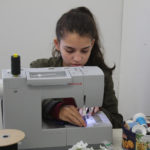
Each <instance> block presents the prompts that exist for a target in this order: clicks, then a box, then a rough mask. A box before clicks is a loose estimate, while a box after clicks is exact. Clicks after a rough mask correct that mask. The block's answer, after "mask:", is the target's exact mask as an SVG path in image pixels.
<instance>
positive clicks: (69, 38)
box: [54, 32, 95, 66]
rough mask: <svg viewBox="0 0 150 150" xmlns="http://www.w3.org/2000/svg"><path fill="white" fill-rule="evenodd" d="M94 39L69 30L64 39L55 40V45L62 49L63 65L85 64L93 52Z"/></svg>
mask: <svg viewBox="0 0 150 150" xmlns="http://www.w3.org/2000/svg"><path fill="white" fill-rule="evenodd" d="M94 41H95V40H94V39H93V40H91V38H89V37H88V36H80V35H79V34H77V33H70V32H67V33H66V34H65V36H64V38H63V39H61V40H60V42H58V40H57V39H55V40H54V44H55V47H56V49H57V50H58V51H60V53H61V56H62V59H63V66H84V65H85V64H86V63H87V61H88V59H89V57H90V54H91V51H92V47H93V45H94Z"/></svg>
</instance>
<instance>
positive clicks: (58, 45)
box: [54, 39, 60, 51]
mask: <svg viewBox="0 0 150 150" xmlns="http://www.w3.org/2000/svg"><path fill="white" fill-rule="evenodd" d="M54 45H55V48H56V50H58V51H60V44H59V41H58V40H57V39H54Z"/></svg>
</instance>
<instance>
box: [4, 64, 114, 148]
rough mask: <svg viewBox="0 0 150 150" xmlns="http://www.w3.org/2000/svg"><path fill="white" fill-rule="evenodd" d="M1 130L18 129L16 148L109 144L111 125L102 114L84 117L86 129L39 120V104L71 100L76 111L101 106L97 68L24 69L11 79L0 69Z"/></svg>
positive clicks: (101, 79) (101, 88)
mask: <svg viewBox="0 0 150 150" xmlns="http://www.w3.org/2000/svg"><path fill="white" fill-rule="evenodd" d="M2 79H3V127H4V128H7V129H9V128H14V129H20V130H22V131H24V132H25V134H26V137H25V139H24V140H23V142H22V143H21V144H19V148H20V149H36V150H37V149H38V148H40V150H41V149H45V148H49V149H53V150H54V149H57V150H58V149H62V147H63V148H64V149H65V148H67V147H69V146H72V145H74V144H76V143H77V142H79V141H81V140H82V141H84V142H87V143H88V144H94V145H95V144H100V143H101V142H103V141H110V142H112V125H111V123H110V121H109V120H108V118H107V117H106V115H105V114H104V113H103V112H99V113H97V114H96V115H94V116H88V117H87V118H86V122H87V127H77V126H73V125H69V124H66V125H62V126H61V125H57V123H56V124H55V123H54V122H53V121H49V123H45V122H44V121H43V119H42V101H43V100H44V99H47V98H56V99H57V98H70V97H71V98H74V99H75V101H76V104H77V106H78V107H79V108H81V107H83V106H84V105H86V107H93V106H102V102H103V92H104V75H103V72H102V71H101V69H99V68H98V67H88V66H87V67H56V68H26V69H21V74H20V75H18V76H13V75H12V74H11V70H2Z"/></svg>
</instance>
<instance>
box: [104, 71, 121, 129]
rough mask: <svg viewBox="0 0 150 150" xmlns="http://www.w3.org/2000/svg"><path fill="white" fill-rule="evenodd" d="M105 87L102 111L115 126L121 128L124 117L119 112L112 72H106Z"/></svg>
mask: <svg viewBox="0 0 150 150" xmlns="http://www.w3.org/2000/svg"><path fill="white" fill-rule="evenodd" d="M104 74H105V87H104V99H103V105H102V111H103V112H104V113H105V114H106V115H107V117H108V118H109V120H110V121H111V123H112V125H113V128H121V127H122V124H123V117H122V115H121V114H119V112H118V100H117V98H116V96H115V91H114V84H113V80H112V76H111V74H110V73H108V72H105V73H104Z"/></svg>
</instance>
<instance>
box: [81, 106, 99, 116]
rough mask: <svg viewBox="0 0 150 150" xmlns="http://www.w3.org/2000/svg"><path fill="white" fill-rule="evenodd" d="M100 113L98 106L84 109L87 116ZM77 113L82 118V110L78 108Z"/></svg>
mask: <svg viewBox="0 0 150 150" xmlns="http://www.w3.org/2000/svg"><path fill="white" fill-rule="evenodd" d="M99 111H100V109H99V107H98V106H95V107H90V108H88V107H87V108H86V113H87V114H89V115H92V116H93V115H94V114H96V113H97V112H99ZM79 112H80V114H81V115H82V116H83V108H80V109H79Z"/></svg>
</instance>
